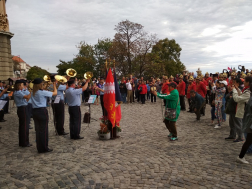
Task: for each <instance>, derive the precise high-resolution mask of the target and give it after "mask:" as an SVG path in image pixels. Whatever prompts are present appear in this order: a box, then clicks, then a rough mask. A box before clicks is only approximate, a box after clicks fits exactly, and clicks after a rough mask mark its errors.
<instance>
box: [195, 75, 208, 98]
mask: <svg viewBox="0 0 252 189" xmlns="http://www.w3.org/2000/svg"><path fill="white" fill-rule="evenodd" d="M196 92H197V93H199V94H200V95H201V96H202V97H203V98H205V97H206V93H207V90H206V85H205V84H204V83H203V82H202V81H201V76H197V78H196Z"/></svg>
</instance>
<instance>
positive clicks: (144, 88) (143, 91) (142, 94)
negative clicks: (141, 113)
mask: <svg viewBox="0 0 252 189" xmlns="http://www.w3.org/2000/svg"><path fill="white" fill-rule="evenodd" d="M138 92H139V94H140V97H141V102H142V104H145V95H146V94H147V86H146V85H145V84H144V82H143V81H141V82H140V85H139V86H138Z"/></svg>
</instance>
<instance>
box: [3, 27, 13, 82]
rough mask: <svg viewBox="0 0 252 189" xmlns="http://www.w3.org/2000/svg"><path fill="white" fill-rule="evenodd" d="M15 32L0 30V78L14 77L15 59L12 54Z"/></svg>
mask: <svg viewBox="0 0 252 189" xmlns="http://www.w3.org/2000/svg"><path fill="white" fill-rule="evenodd" d="M12 36H13V34H12V33H10V32H0V80H7V79H8V78H10V77H13V61H12V56H11V41H10V39H11V38H12Z"/></svg>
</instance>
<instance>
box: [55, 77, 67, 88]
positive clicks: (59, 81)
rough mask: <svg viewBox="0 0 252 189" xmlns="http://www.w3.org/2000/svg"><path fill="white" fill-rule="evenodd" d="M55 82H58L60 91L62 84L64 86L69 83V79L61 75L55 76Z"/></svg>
mask: <svg viewBox="0 0 252 189" xmlns="http://www.w3.org/2000/svg"><path fill="white" fill-rule="evenodd" d="M54 77H55V80H57V81H58V85H57V86H56V88H57V89H58V88H59V86H60V84H64V83H66V82H67V79H66V78H65V77H64V76H61V75H55V76H54Z"/></svg>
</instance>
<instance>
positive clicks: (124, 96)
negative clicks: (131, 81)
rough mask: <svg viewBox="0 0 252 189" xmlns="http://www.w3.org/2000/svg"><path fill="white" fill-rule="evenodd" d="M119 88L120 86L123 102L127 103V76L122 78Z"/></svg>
mask: <svg viewBox="0 0 252 189" xmlns="http://www.w3.org/2000/svg"><path fill="white" fill-rule="evenodd" d="M119 88H120V93H121V97H122V101H123V103H126V96H127V88H126V83H125V78H124V77H123V78H122V80H121V83H120V85H119Z"/></svg>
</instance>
